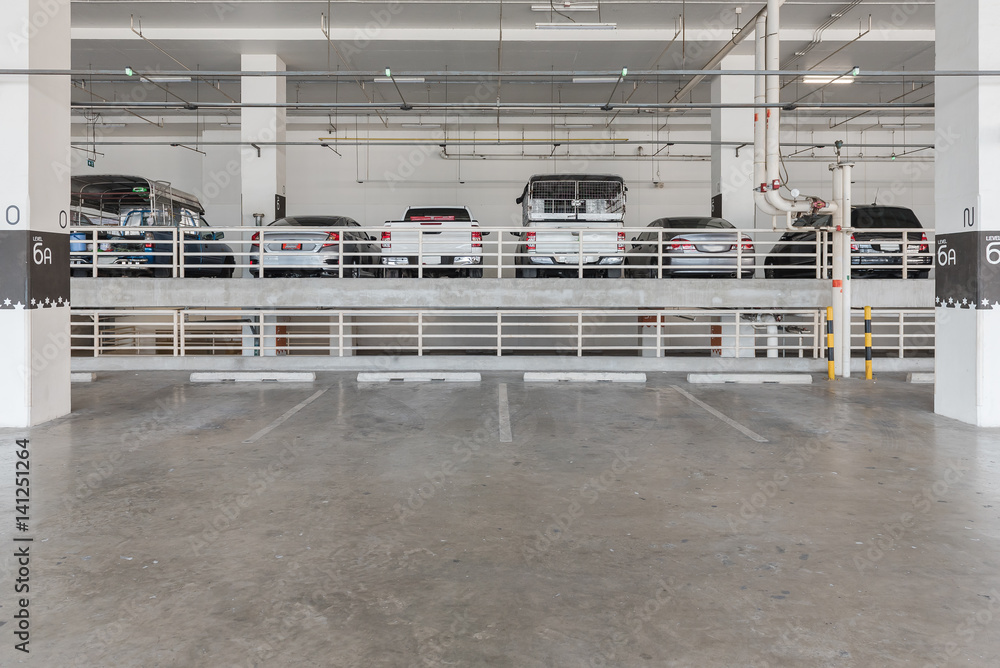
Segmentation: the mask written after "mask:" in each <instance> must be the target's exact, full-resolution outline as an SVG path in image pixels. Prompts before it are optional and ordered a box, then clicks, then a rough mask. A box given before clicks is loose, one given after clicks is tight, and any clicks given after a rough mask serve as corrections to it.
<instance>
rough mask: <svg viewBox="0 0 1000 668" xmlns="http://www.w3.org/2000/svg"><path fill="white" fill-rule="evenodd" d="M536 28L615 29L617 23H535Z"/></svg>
mask: <svg viewBox="0 0 1000 668" xmlns="http://www.w3.org/2000/svg"><path fill="white" fill-rule="evenodd" d="M535 28H536V29H538V30H617V29H618V24H617V23H536V24H535Z"/></svg>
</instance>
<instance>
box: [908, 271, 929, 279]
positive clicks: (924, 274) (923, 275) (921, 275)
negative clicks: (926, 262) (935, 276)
mask: <svg viewBox="0 0 1000 668" xmlns="http://www.w3.org/2000/svg"><path fill="white" fill-rule="evenodd" d="M910 273H911V274H913V275H912V276H910V278H927V277H928V276H930V275H931V270H930V269H922V270H920V271H913V272H910Z"/></svg>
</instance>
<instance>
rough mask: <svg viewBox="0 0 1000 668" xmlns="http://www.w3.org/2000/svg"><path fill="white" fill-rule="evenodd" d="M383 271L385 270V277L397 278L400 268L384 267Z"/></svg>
mask: <svg viewBox="0 0 1000 668" xmlns="http://www.w3.org/2000/svg"><path fill="white" fill-rule="evenodd" d="M384 271H385V277H386V278H399V277H400V270H399V269H386V270H384Z"/></svg>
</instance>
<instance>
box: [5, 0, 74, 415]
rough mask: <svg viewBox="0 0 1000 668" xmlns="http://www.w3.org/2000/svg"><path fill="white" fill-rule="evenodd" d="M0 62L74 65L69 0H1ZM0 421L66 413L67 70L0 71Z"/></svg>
mask: <svg viewBox="0 0 1000 668" xmlns="http://www.w3.org/2000/svg"><path fill="white" fill-rule="evenodd" d="M0 35H2V38H0V68H24V69H26V68H46V69H69V66H70V7H69V2H65V1H49V2H46V1H44V0H4V3H3V11H2V12H0ZM0 100H2V108H3V111H2V119H3V122H2V123H0V146H3V159H2V160H0V379H2V381H0V427H28V426H31V425H35V424H39V423H42V422H45V421H47V420H51V419H53V418H57V417H60V416H62V415H65V414H67V413H69V411H70V368H69V356H70V355H69V298H70V294H69V239H68V238H67V233H68V230H67V229H66V227H67V225H68V223H69V215H68V212H69V176H70V174H69V172H70V167H69V165H70V160H69V141H70V132H69V102H70V85H69V81H68V80H67V77H62V76H31V77H28V76H0Z"/></svg>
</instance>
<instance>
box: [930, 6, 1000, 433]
mask: <svg viewBox="0 0 1000 668" xmlns="http://www.w3.org/2000/svg"><path fill="white" fill-rule="evenodd" d="M935 15H936V26H935V29H936V35H937V37H936V42H937V49H936V51H937V66H936V69H939V70H972V71H976V70H995V69H998V68H1000V50H997V48H996V44H995V41H996V34H997V31H998V30H1000V4H998V3H997V2H996V0H949V2H947V3H945V2H938V3H937V4H936V10H935ZM936 86H937V92H936V94H935V100H936V108H935V112H934V113H935V123H936V126H937V128H936V129H937V142H936V144H937V145H936V162H935V168H936V174H935V188H936V195H935V203H936V223H935V227H936V230H937V237H936V240H935V247H934V248H933V251H934V257H935V263H936V270H935V274H936V277H937V278H936V286H935V288H936V291H935V293H936V312H937V336H936V344H935V346H936V349H935V386H934V410H935V411H936V412H937V413H940V414H941V415H945V416H948V417H952V418H955V419H957V420H961V421H963V422H967V423H969V424H974V425H978V426H980V427H997V426H1000V345H998V342H1000V143H998V142H997V137H998V136H1000V117H998V116H997V113H996V110H997V108H998V105H1000V80H997V78H996V77H984V78H980V79H977V78H973V77H951V78H949V77H942V78H939V79H938V80H937V83H936Z"/></svg>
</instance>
